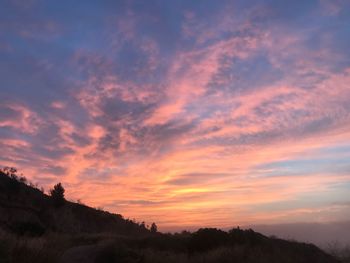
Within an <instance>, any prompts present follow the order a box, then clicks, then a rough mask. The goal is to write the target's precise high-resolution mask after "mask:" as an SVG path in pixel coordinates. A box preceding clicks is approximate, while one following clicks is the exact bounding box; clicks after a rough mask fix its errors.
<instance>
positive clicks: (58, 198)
mask: <svg viewBox="0 0 350 263" xmlns="http://www.w3.org/2000/svg"><path fill="white" fill-rule="evenodd" d="M50 195H51V198H52V200H53V203H54V205H55V206H56V207H59V206H61V205H63V204H64V201H65V199H64V188H63V186H62V184H61V183H58V184H56V185H55V186H54V187H53V189H51V190H50Z"/></svg>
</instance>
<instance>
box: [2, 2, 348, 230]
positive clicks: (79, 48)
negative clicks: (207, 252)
mask: <svg viewBox="0 0 350 263" xmlns="http://www.w3.org/2000/svg"><path fill="white" fill-rule="evenodd" d="M1 5H2V7H1V8H0V29H1V30H0V79H1V86H0V99H1V104H0V147H1V149H2V154H1V156H0V165H1V166H14V167H17V168H18V169H19V170H20V172H23V173H24V175H25V176H26V177H28V178H29V179H31V180H32V181H34V182H38V183H39V184H40V185H42V186H44V187H45V189H49V188H51V187H52V185H54V184H55V183H57V182H61V183H62V184H63V186H64V187H65V188H66V193H67V198H68V199H70V200H77V199H81V200H82V201H83V202H84V203H86V204H88V205H91V206H94V207H103V208H104V209H105V210H108V211H111V212H115V213H120V214H122V215H123V216H124V217H126V218H131V219H133V218H135V219H136V220H137V221H146V222H147V223H151V222H156V223H157V225H158V226H159V229H160V230H161V231H167V230H180V229H186V228H187V229H189V228H192V229H193V228H196V227H206V226H207V227H210V226H211V227H221V228H226V227H232V226H237V225H252V224H255V225H256V224H274V223H275V224H282V223H295V222H333V221H344V220H348V218H349V216H350V196H349V189H350V162H349V158H350V53H349V43H350V31H349V30H350V2H349V1H345V0H337V1H333V0H311V1H301V0H300V1H287V2H284V3H283V4H281V1H277V0H266V1H243V0H237V1H236V0H233V1H219V2H216V1H201V4H200V5H199V4H198V3H196V2H191V1H104V2H103V4H102V3H101V2H98V1H82V2H74V3H72V2H71V1H60V2H56V3H55V2H47V1H37V0H32V1H24V2H21V1H14V0H9V1H5V2H4V3H2V4H1Z"/></svg>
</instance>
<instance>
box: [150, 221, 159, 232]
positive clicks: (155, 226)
mask: <svg viewBox="0 0 350 263" xmlns="http://www.w3.org/2000/svg"><path fill="white" fill-rule="evenodd" d="M150 230H151V233H157V231H158V227H157V225H156V223H152V225H151V229H150Z"/></svg>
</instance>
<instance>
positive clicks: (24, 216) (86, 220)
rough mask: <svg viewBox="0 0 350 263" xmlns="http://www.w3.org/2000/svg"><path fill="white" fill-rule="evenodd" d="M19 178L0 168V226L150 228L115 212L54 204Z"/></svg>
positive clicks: (28, 230)
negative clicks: (7, 173)
mask: <svg viewBox="0 0 350 263" xmlns="http://www.w3.org/2000/svg"><path fill="white" fill-rule="evenodd" d="M25 182H26V180H25V179H24V178H23V177H22V178H20V177H17V176H11V175H6V174H5V173H4V172H2V171H0V228H2V229H4V230H6V231H10V232H13V233H17V234H26V235H33V236H35V235H41V234H44V233H45V232H59V233H70V234H73V233H103V232H108V233H114V234H124V235H144V234H148V233H149V232H150V231H149V230H148V229H146V228H145V227H144V225H142V224H137V223H135V222H133V221H131V220H129V219H124V218H123V217H122V216H121V215H119V214H112V213H109V212H106V211H102V210H98V209H94V208H91V207H88V206H86V205H83V204H78V203H73V202H69V201H65V202H64V204H63V205H62V206H60V207H56V206H55V205H54V202H53V200H52V198H51V197H50V196H48V195H46V194H44V193H43V192H42V191H41V190H39V189H37V188H35V187H34V186H30V185H27V184H26V183H25Z"/></svg>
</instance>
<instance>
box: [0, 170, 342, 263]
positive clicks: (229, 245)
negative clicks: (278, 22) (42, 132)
mask: <svg viewBox="0 0 350 263" xmlns="http://www.w3.org/2000/svg"><path fill="white" fill-rule="evenodd" d="M154 232H155V231H153V233H152V232H151V231H150V230H148V229H147V228H146V227H145V226H144V224H138V223H135V222H132V221H130V220H127V219H124V218H123V217H122V216H121V215H118V214H111V213H108V212H105V211H101V210H97V209H93V208H91V207H88V206H85V205H81V204H77V203H72V202H68V201H65V202H64V204H62V205H60V206H56V205H55V203H54V202H53V200H52V197H50V196H48V195H45V194H44V193H43V192H42V191H40V190H39V189H36V188H35V187H33V186H31V185H28V184H27V183H26V182H25V180H24V179H21V178H20V177H17V176H11V175H6V174H5V173H3V172H0V262H1V263H2V262H8V263H10V262H53V263H55V262H57V263H58V262H64V263H70V262H71V263H74V262H84V263H89V262H91V263H92V262H96V263H103V262H105V263H107V262H111V263H112V262H129V263H133V262H134V263H136V262H139V263H140V262H144V263H147V262H149V263H156V262H159V263H160V262H187V263H192V262H193V263H196V262H223V263H224V262H242V263H244V262H249V263H255V262H256V263H258V262H259V263H264V262H266V263H271V262H272V263H273V262H276V263H277V262H278V263H281V262H282V263H283V262H286V263H287V262H290V263H298V262H305V263H309V262H319V263H333V262H334V263H336V262H338V261H337V260H336V259H335V258H333V257H332V256H330V255H328V254H326V253H324V252H323V251H322V250H320V249H319V248H317V247H316V246H314V245H311V244H305V243H298V242H292V241H286V240H281V239H277V238H269V237H266V236H264V235H262V234H259V233H257V232H254V231H253V230H251V229H249V230H242V229H239V228H234V229H232V230H230V231H228V232H225V231H222V230H218V229H214V228H204V229H199V230H198V231H196V232H194V233H189V232H182V233H176V234H161V233H154Z"/></svg>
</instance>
